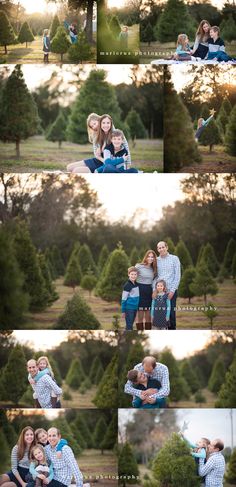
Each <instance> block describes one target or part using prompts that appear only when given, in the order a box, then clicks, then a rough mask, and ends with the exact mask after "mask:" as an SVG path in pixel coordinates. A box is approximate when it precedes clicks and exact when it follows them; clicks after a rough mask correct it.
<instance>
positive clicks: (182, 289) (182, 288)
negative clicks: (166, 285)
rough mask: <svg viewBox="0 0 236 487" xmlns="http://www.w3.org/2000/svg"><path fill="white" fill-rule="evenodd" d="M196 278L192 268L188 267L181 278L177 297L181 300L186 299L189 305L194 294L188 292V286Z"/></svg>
mask: <svg viewBox="0 0 236 487" xmlns="http://www.w3.org/2000/svg"><path fill="white" fill-rule="evenodd" d="M195 277H196V270H195V269H194V267H188V268H187V269H186V270H185V271H184V273H183V275H182V278H181V281H180V285H179V289H178V295H179V296H180V297H181V298H187V299H188V302H189V304H190V303H191V298H193V297H194V296H195V294H194V293H193V292H192V291H191V290H190V285H191V284H192V282H193V280H194V279H195Z"/></svg>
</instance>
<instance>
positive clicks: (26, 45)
mask: <svg viewBox="0 0 236 487" xmlns="http://www.w3.org/2000/svg"><path fill="white" fill-rule="evenodd" d="M25 47H26V49H27V47H28V42H27V41H26V43H25Z"/></svg>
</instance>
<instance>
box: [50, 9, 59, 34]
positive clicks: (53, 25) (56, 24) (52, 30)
mask: <svg viewBox="0 0 236 487" xmlns="http://www.w3.org/2000/svg"><path fill="white" fill-rule="evenodd" d="M60 25H61V24H60V20H59V17H58V15H54V17H53V20H52V23H51V26H50V38H51V40H52V39H53V38H54V37H55V35H56V33H57V29H58V27H60Z"/></svg>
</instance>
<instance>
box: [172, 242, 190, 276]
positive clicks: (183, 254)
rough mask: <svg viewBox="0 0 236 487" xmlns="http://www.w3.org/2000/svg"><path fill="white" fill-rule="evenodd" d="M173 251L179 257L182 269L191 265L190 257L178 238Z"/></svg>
mask: <svg viewBox="0 0 236 487" xmlns="http://www.w3.org/2000/svg"><path fill="white" fill-rule="evenodd" d="M175 253H176V255H177V256H178V257H179V260H180V263H181V267H182V270H183V271H185V269H187V268H188V267H191V266H192V265H193V261H192V257H191V255H190V253H189V251H188V249H187V247H186V245H185V243H184V242H183V240H179V242H178V243H177V245H176V249H175Z"/></svg>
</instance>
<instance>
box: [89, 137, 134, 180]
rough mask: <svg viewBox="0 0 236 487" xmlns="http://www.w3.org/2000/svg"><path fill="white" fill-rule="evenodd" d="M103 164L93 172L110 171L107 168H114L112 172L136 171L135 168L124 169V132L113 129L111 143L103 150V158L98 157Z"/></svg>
mask: <svg viewBox="0 0 236 487" xmlns="http://www.w3.org/2000/svg"><path fill="white" fill-rule="evenodd" d="M99 159H100V160H101V161H102V162H103V165H102V166H100V167H99V168H98V169H96V170H95V172H112V171H110V170H108V169H110V168H111V169H112V168H114V172H125V171H126V172H138V170H137V169H135V168H130V169H127V170H126V167H125V165H126V161H127V159H128V151H127V149H126V148H125V147H124V134H123V132H122V130H113V132H112V135H111V144H109V145H107V146H106V147H105V149H104V151H103V158H99Z"/></svg>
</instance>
